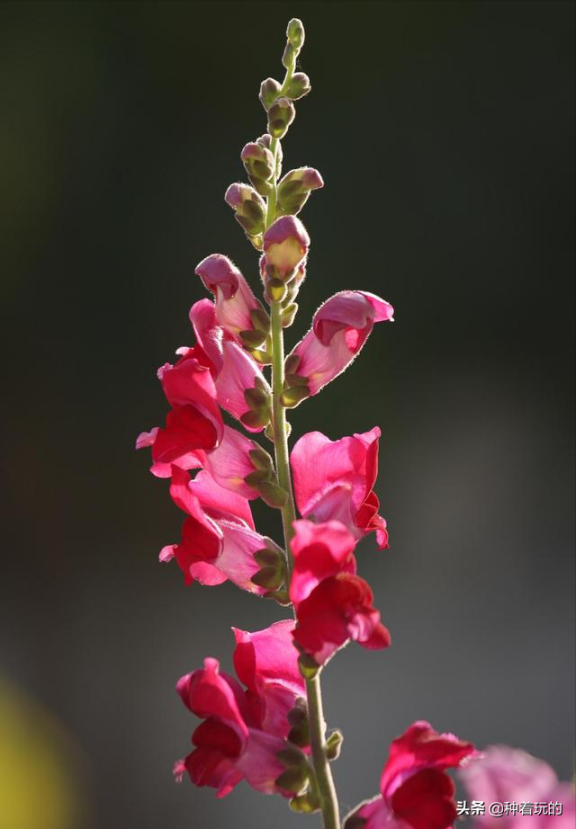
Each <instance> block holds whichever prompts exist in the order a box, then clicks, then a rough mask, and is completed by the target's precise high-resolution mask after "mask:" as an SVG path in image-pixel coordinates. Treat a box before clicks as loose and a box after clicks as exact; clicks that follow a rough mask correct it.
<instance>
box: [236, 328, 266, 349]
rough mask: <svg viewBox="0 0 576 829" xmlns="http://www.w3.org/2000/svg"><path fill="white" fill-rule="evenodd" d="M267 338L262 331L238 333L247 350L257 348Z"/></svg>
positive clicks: (253, 330)
mask: <svg viewBox="0 0 576 829" xmlns="http://www.w3.org/2000/svg"><path fill="white" fill-rule="evenodd" d="M267 336H268V335H267V334H266V333H265V332H264V331H256V330H255V329H252V330H251V331H248V330H247V331H241V332H240V338H241V340H242V342H243V343H244V345H245V346H247V347H248V348H258V346H260V345H262V343H264V342H265V340H266V337H267Z"/></svg>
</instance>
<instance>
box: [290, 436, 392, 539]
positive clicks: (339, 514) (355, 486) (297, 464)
mask: <svg viewBox="0 0 576 829" xmlns="http://www.w3.org/2000/svg"><path fill="white" fill-rule="evenodd" d="M379 440H380V429H379V428H378V427H377V426H376V427H375V428H374V429H371V430H370V431H369V432H364V433H363V434H355V435H352V437H344V438H341V440H334V441H333V440H330V439H329V438H327V437H326V435H323V434H322V433H321V432H308V434H306V435H303V436H302V437H301V438H300V440H298V441H297V442H296V444H295V445H294V448H293V449H292V453H291V456H290V463H291V466H292V474H293V477H294V494H295V497H296V503H297V505H298V510H299V511H300V514H301V515H302V516H303V517H304V518H314V519H315V520H316V521H320V522H321V521H330V520H332V519H335V520H338V521H341V522H342V523H343V524H344V525H345V526H346V527H347V528H348V529H349V530H350V532H351V533H353V535H354V537H355V538H357V539H359V538H361V537H362V536H364V535H366V534H367V533H369V532H372V531H374V532H375V533H376V540H377V542H378V547H379V549H383V548H384V547H387V546H388V532H387V530H386V521H385V520H384V518H382V516H381V515H379V514H378V510H379V508H380V502H379V500H378V496H377V495H376V493H375V492H374V489H373V487H374V484H375V483H376V477H377V475H378V445H379Z"/></svg>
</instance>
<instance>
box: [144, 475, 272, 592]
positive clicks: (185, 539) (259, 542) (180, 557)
mask: <svg viewBox="0 0 576 829" xmlns="http://www.w3.org/2000/svg"><path fill="white" fill-rule="evenodd" d="M170 495H171V496H172V499H173V500H174V503H175V504H176V505H177V506H178V507H180V509H181V510H183V512H185V513H186V515H187V516H188V517H187V518H186V520H185V522H184V525H183V527H182V539H181V541H180V543H179V544H171V545H168V546H166V547H164V548H163V549H162V551H161V553H160V560H161V561H162V562H167V561H171V560H172V559H173V558H175V559H176V562H177V564H178V566H179V567H180V569H181V570H182V572H183V573H184V581H185V583H186V584H191V583H192V582H193V581H199V582H200V583H201V584H208V585H215V584H222V583H223V582H225V581H226V580H230V581H231V582H233V583H234V584H236V585H237V586H238V587H240V588H242V589H243V590H247V591H249V592H251V593H258V594H259V595H263V594H264V593H266V592H267V589H266V588H263V587H260V586H258V585H256V584H254V583H253V582H252V576H254V575H255V574H256V573H257V572H258V571H259V570H260V565H259V564H258V563H257V562H256V560H255V558H254V555H255V553H258V552H261V551H262V550H273V551H275V552H277V553H280V552H281V551H280V549H279V548H278V547H277V545H276V544H274V542H273V541H272V540H271V539H269V538H266V537H265V536H262V535H260V534H259V533H257V532H256V530H255V529H254V522H253V519H252V513H251V511H250V505H249V503H248V501H247V500H246V498H243V497H242V496H241V495H238V494H236V493H234V492H232V491H231V490H229V489H224V488H223V487H220V486H219V485H218V484H217V483H216V482H215V481H214V480H213V479H212V478H211V476H210V475H209V474H208V473H207V472H205V471H202V472H199V473H198V475H197V476H196V478H195V479H194V480H192V481H191V480H190V477H189V475H188V473H187V472H186V471H184V470H182V469H180V468H179V467H177V466H173V467H172V483H171V486H170Z"/></svg>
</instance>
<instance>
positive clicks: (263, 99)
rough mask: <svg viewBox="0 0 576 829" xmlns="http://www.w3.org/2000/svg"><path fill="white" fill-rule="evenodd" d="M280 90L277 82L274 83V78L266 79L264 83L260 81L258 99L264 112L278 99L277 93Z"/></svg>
mask: <svg viewBox="0 0 576 829" xmlns="http://www.w3.org/2000/svg"><path fill="white" fill-rule="evenodd" d="M281 88H282V87H281V86H280V84H279V83H278V81H275V80H274V78H266V80H265V81H262V84H261V86H260V95H259V96H258V97H259V98H260V103H261V104H262V106H263V107H264V109H265V110H266V111H268V110H269V109H270V106H271V105H272V104H273V103H274V101H275V100H276V98H277V97H278V93H279V92H280V90H281Z"/></svg>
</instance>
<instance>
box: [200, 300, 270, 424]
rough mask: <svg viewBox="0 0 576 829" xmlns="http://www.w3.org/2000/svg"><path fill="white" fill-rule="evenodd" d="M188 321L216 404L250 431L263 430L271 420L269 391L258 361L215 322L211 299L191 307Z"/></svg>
mask: <svg viewBox="0 0 576 829" xmlns="http://www.w3.org/2000/svg"><path fill="white" fill-rule="evenodd" d="M190 321H191V322H192V325H193V328H194V332H195V334H196V338H197V340H198V342H199V343H200V346H201V348H202V350H203V352H204V353H205V354H206V355H207V357H208V359H209V361H210V364H211V366H212V374H213V376H214V385H215V388H216V394H217V400H218V403H219V404H220V406H222V408H223V409H226V411H228V412H230V414H231V415H232V416H233V417H235V418H237V419H238V420H240V421H241V422H242V424H243V425H244V426H245V427H246V428H247V429H248V430H249V431H251V432H260V431H262V429H264V428H265V427H266V426H267V425H268V422H269V420H270V397H271V394H272V390H271V388H270V386H269V384H268V382H267V380H266V379H265V378H264V375H263V374H262V370H261V369H260V367H259V365H258V363H257V362H256V361H255V360H254V359H253V357H251V356H250V355H249V354H248V353H247V352H246V351H245V350H244V349H243V348H241V347H240V346H239V345H238V343H237V342H235V341H234V340H233V339H232V337H231V336H230V335H228V334H227V332H226V331H225V330H224V328H222V326H220V325H218V322H217V320H216V312H215V308H214V304H213V303H212V302H210V300H208V299H201V300H200V301H199V302H196V303H195V304H194V305H193V306H192V308H191V309H190Z"/></svg>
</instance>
